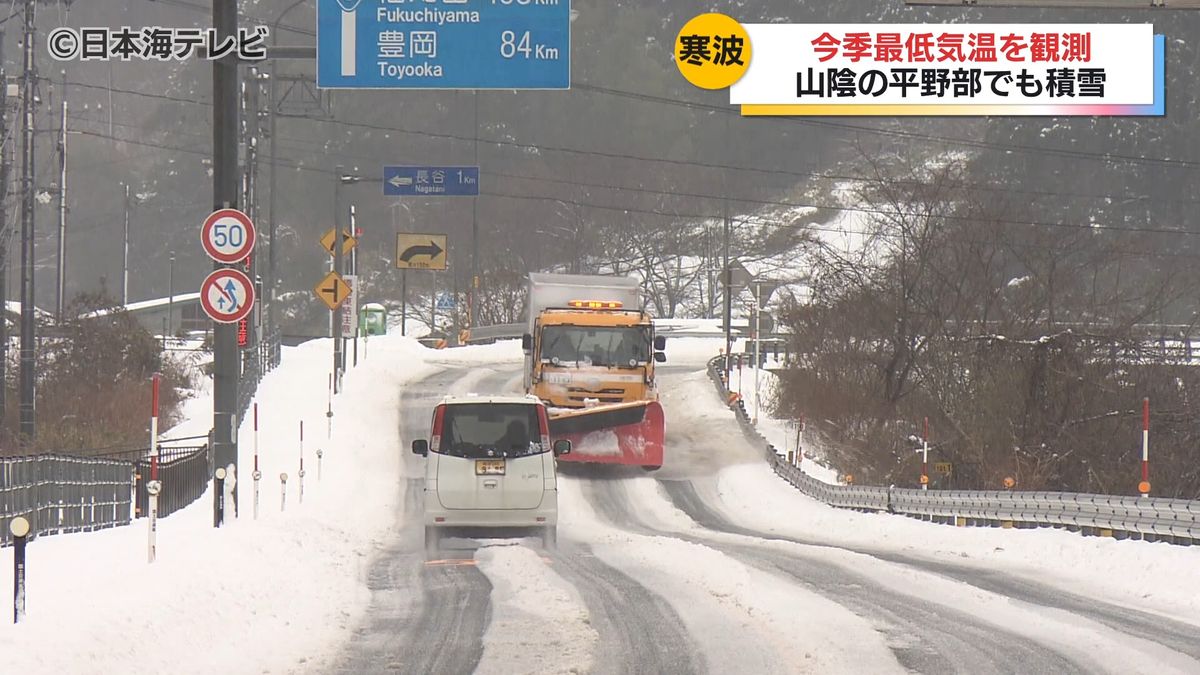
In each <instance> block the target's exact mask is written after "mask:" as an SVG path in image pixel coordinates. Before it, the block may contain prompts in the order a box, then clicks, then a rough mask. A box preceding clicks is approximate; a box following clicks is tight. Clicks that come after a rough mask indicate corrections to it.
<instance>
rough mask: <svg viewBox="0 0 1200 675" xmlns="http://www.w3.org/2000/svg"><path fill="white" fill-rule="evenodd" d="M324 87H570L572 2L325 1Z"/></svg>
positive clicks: (320, 5)
mask: <svg viewBox="0 0 1200 675" xmlns="http://www.w3.org/2000/svg"><path fill="white" fill-rule="evenodd" d="M317 86H318V87H320V88H326V89H570V87H571V2H570V0H317Z"/></svg>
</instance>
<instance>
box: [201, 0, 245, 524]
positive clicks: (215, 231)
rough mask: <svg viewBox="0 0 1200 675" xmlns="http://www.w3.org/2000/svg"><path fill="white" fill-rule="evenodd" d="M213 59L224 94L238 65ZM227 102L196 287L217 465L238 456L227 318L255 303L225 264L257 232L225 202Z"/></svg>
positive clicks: (231, 329) (231, 20)
mask: <svg viewBox="0 0 1200 675" xmlns="http://www.w3.org/2000/svg"><path fill="white" fill-rule="evenodd" d="M222 4H223V10H222V12H220V13H219V14H216V15H214V16H217V19H216V20H217V25H218V31H220V32H224V33H228V32H230V25H231V24H236V10H234V9H232V7H233V5H234V4H235V3H229V4H228V5H225V4H224V3H222ZM222 25H223V26H224V27H223V28H221V26H222ZM213 65H214V78H216V80H214V81H220V82H221V84H220V86H218V87H217V89H219V90H220V91H222V92H223V93H226V94H229V93H230V92H232V91H234V90H236V81H237V66H236V65H233V64H232V63H224V64H217V63H214V64H213ZM230 95H232V94H230ZM229 103H230V102H229V100H226V101H224V102H219V103H217V104H214V105H213V111H214V116H213V123H214V125H215V127H216V129H217V136H215V137H214V138H220V139H222V140H220V141H217V142H214V148H215V149H216V150H215V152H216V153H217V154H216V155H215V158H214V162H213V166H214V174H213V189H214V196H215V195H222V194H223V195H225V197H224V198H218V199H216V200H215V201H216V202H217V204H218V208H217V209H216V210H214V211H213V212H212V213H211V214H209V216H208V217H207V218H205V219H204V223H203V224H202V225H201V227H200V243H201V244H202V245H203V247H204V251H205V253H207V254H208V256H209V257H210V258H212V260H213V262H214V263H216V265H215V269H214V270H213V272H212V274H210V275H209V276H208V278H206V279H205V280H204V283H203V284H202V285H201V287H200V304H201V306H202V307H203V308H204V311H205V313H206V314H208V316H209V317H210V318H211V319H212V320H213V321H215V322H216V323H217V326H216V327H215V329H214V330H213V335H214V343H213V430H214V434H213V457H214V460H215V462H216V463H217V464H220V465H225V464H231V463H236V462H237V429H236V423H235V420H236V418H237V398H238V394H237V392H238V379H239V378H240V377H241V368H240V366H239V354H238V346H239V344H245V343H248V340H245V339H243V338H241V337H239V332H242V331H240V330H239V328H238V327H237V326H230V325H228V324H238V323H239V322H241V321H242V320H243V319H245V318H246V317H248V316H249V315H250V312H251V311H252V310H253V309H254V298H255V287H254V282H253V281H252V280H251V279H250V277H249V276H247V275H246V273H245V272H243V271H241V270H238V269H236V268H232V267H227V266H228V265H234V264H237V263H240V262H242V261H244V260H246V259H247V258H248V257H249V256H250V253H251V252H252V251H253V250H254V241H255V238H256V235H255V228H254V223H253V222H252V221H251V220H250V217H249V216H247V215H246V214H245V213H243V212H241V211H239V210H237V209H236V208H229V207H230V206H232V205H233V204H235V203H236V196H237V187H236V181H235V180H234V179H233V173H234V170H233V165H234V164H236V162H237V147H236V145H235V144H234V145H232V150H230V146H231V144H233V141H232V140H231V139H232V135H231V133H230V132H231V125H230V120H231V119H236V107H232V108H231V107H230V105H229ZM218 113H219V114H218ZM234 124H236V122H234ZM230 152H232V161H230ZM243 335H244V333H243ZM235 496H236V495H235ZM235 501H236V500H235Z"/></svg>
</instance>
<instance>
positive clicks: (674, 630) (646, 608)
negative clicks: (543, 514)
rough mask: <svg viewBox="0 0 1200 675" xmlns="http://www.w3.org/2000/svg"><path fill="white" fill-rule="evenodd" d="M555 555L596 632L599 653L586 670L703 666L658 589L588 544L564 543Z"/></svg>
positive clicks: (684, 670) (696, 669)
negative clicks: (597, 553) (597, 554)
mask: <svg viewBox="0 0 1200 675" xmlns="http://www.w3.org/2000/svg"><path fill="white" fill-rule="evenodd" d="M554 560H555V561H556V562H557V563H559V568H558V573H559V574H560V575H562V577H563V578H564V579H566V580H567V581H569V582H571V584H572V585H573V586H575V589H576V590H577V591H579V594H580V596H582V597H583V601H584V604H585V605H586V606H587V608H588V612H589V615H590V617H591V622H592V625H593V626H594V627H595V628H596V632H597V633H599V634H600V644H601V649H600V650H599V652H600V653H601V654H603V658H597V659H596V661H595V667H594V669H593V670H592V671H590V672H594V673H598V674H607V673H612V674H614V675H620V674H623V673H638V672H642V673H703V672H707V669H706V667H705V665H704V660H703V657H701V656H700V653H699V650H698V649H697V648H696V646H695V644H694V643H693V640H692V638H691V636H689V635H688V633H687V630H686V629H685V628H684V626H683V621H682V620H681V619H680V618H679V615H678V614H677V613H676V612H675V610H674V609H672V608H671V606H670V604H669V603H667V601H666V600H664V599H663V598H662V596H661V595H659V594H658V593H655V592H653V591H651V590H650V589H648V588H646V587H645V586H644V585H642V584H641V583H639V582H638V581H636V580H635V579H634V578H633V577H631V576H629V575H628V574H625V573H624V572H622V571H620V570H618V569H617V568H615V567H612V566H611V565H609V564H607V563H605V562H604V561H602V560H600V559H599V558H597V557H595V556H594V555H593V554H592V549H591V547H590V546H588V545H587V544H567V545H562V549H560V551H559V553H558V554H557V555H555V556H554Z"/></svg>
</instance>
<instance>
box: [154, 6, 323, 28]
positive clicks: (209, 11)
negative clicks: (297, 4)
mask: <svg viewBox="0 0 1200 675" xmlns="http://www.w3.org/2000/svg"><path fill="white" fill-rule="evenodd" d="M145 1H146V2H149V3H151V4H155V5H170V6H173V7H179V8H182V9H189V10H192V11H194V12H200V13H203V14H206V15H209V16H211V15H212V5H202V4H200V3H197V2H188V0H145ZM240 15H241V17H242V18H244V19H247V20H249V21H257V22H259V23H261V24H271V23H273V22H270V21H267V20H266V19H265V18H263V17H260V16H254V15H252V14H246V13H244V12H242V13H240ZM279 27H280V28H282V29H284V30H287V31H290V32H292V33H298V34H300V35H307V36H309V37H316V36H317V32H316V31H315V30H311V29H308V28H300V27H299V26H291V25H288V24H280V25H279Z"/></svg>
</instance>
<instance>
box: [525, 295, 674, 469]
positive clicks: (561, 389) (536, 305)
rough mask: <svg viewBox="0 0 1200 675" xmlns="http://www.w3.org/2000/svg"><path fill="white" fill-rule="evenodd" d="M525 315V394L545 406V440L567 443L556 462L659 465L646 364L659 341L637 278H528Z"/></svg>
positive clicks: (659, 355)
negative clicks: (566, 450)
mask: <svg viewBox="0 0 1200 675" xmlns="http://www.w3.org/2000/svg"><path fill="white" fill-rule="evenodd" d="M528 308H529V332H527V333H525V335H524V336H523V337H522V339H521V346H522V347H523V348H524V350H525V391H526V393H530V394H534V395H536V396H537V397H538V398H540V399H541V400H542V401H544V402H545V404H546V406H547V411H548V413H549V415H550V435H551V437H552V438H553V439H555V440H557V439H559V438H565V439H567V440H569V441H571V453H570V454H569V455H563V456H562V457H559V461H563V462H581V463H592V464H631V465H635V466H641V467H643V468H646V469H651V470H652V469H658V468H660V467H662V463H663V444H664V433H665V430H664V425H663V411H662V406H661V405H660V404H659V402H658V387H657V383H656V381H655V379H654V364H655V363H656V362H662V361H666V358H667V357H666V354H665V353H663V351H662V350H663V349H664V348H665V346H666V338H665V337H663V336H661V335H659V336H655V335H654V322H653V320H652V318H651V317H650V315H649V314H647V313H646V311H645V309H644V308H643V307H642V303H641V289H640V286H639V283H638V281H637V279H633V278H630V277H616V276H586V275H575V274H530V275H529V300H528Z"/></svg>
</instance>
